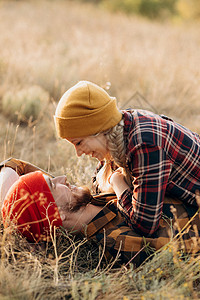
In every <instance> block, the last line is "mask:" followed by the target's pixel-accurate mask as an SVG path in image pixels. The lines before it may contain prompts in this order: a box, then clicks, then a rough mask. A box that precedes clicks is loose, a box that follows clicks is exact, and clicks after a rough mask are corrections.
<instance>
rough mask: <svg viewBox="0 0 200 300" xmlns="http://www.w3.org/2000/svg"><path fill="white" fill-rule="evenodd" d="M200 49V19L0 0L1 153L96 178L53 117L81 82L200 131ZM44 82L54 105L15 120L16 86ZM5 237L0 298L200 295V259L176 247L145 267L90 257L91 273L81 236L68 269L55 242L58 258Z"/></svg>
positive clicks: (79, 177)
mask: <svg viewBox="0 0 200 300" xmlns="http://www.w3.org/2000/svg"><path fill="white" fill-rule="evenodd" d="M199 47H200V31H199V23H192V22H173V21H170V20H169V21H167V22H153V21H149V20H146V19H142V18H140V17H137V16H125V15H123V14H120V13H117V14H112V13H110V12H108V11H104V10H102V9H98V8H96V7H95V6H94V5H92V4H85V3H79V2H78V1H72V0H71V1H70V0H69V1H67V0H66V1H62V0H58V1H45V0H42V1H39V0H36V1H0V160H1V161H2V160H3V159H5V158H7V157H9V156H13V157H16V158H21V159H23V160H27V161H29V162H31V163H34V164H36V165H38V166H39V167H41V168H44V169H46V170H49V171H50V172H52V173H53V174H54V175H58V174H59V175H60V174H67V175H68V178H69V179H70V180H71V181H73V182H76V183H78V184H86V183H88V182H89V180H90V177H91V175H92V174H93V171H94V169H95V165H96V161H95V160H94V159H91V158H87V157H83V158H79V159H77V158H76V155H75V151H74V149H73V148H72V146H71V145H70V144H68V143H67V142H66V141H61V140H59V139H58V138H57V136H56V133H55V129H54V121H53V114H54V111H55V107H56V104H57V102H58V100H59V98H60V96H61V95H62V94H63V92H64V91H65V90H66V89H68V88H69V87H71V86H72V85H74V84H75V83H77V81H79V80H91V81H93V82H95V83H97V84H99V85H100V86H102V87H104V88H106V89H107V90H108V92H109V93H110V95H112V96H115V97H116V98H117V100H118V104H119V106H120V107H123V108H126V107H130V106H133V107H141V108H144V109H145V108H146V109H150V110H152V109H153V110H154V111H156V112H158V113H160V114H166V115H168V116H170V117H172V118H173V119H174V120H176V121H178V122H179V123H181V124H183V125H185V126H187V127H189V128H190V129H192V130H194V131H196V132H198V133H200V51H199ZM35 85H37V86H39V87H41V88H42V89H43V90H44V91H46V92H47V93H48V95H49V100H48V106H47V107H46V109H45V110H44V112H43V113H42V115H40V116H39V118H38V120H36V121H35V122H32V121H31V120H29V122H27V123H26V124H19V122H13V121H11V120H12V118H11V116H9V115H8V116H6V115H5V113H4V111H3V109H2V99H3V97H4V95H5V94H6V93H7V92H8V91H9V92H11V94H12V93H13V98H14V99H15V95H16V91H18V90H21V89H24V88H27V87H32V86H35ZM124 106H126V107H124ZM17 113H19V112H16V114H17ZM2 238H3V233H2V234H1V248H2V251H1V253H4V254H5V257H6V258H7V260H6V262H5V261H4V260H1V265H0V273H1V275H0V299H108V298H110V299H111V298H113V297H115V298H116V299H124V300H126V299H184V298H186V299H191V298H195V297H198V295H199V294H198V293H199V292H198V280H199V275H198V272H199V265H198V261H197V260H193V261H192V260H190V261H188V262H187V264H185V262H182V261H181V260H180V262H179V263H178V264H175V265H173V266H172V265H171V262H172V260H173V255H172V252H173V251H169V250H165V252H164V255H163V254H162V253H161V257H160V256H159V255H160V254H158V257H159V258H160V260H159V259H157V258H155V260H154V265H153V264H147V265H146V266H145V267H143V268H142V269H140V270H139V271H138V272H135V271H134V270H126V271H124V269H122V270H118V271H117V272H115V273H114V272H113V273H112V271H111V270H109V268H108V269H106V270H98V271H96V273H95V272H94V271H93V265H92V260H91V261H90V267H89V270H87V272H89V273H87V272H86V271H85V274H86V275H83V274H82V272H80V270H79V269H78V268H76V267H75V266H76V261H77V257H78V254H79V255H80V253H83V250H82V252H80V251H79V250H77V249H79V246H78V245H77V244H74V242H73V241H72V240H70V242H69V240H68V242H69V245H72V246H69V249H72V248H73V249H74V252H73V253H76V254H77V255H75V256H70V255H72V254H68V255H67V256H66V257H67V258H66V257H65V260H64V261H65V262H66V261H68V260H69V261H71V264H70V263H69V261H68V263H69V265H67V266H66V265H65V264H64V263H63V262H62V264H61V267H62V268H61V269H62V270H63V269H64V271H62V272H61V271H58V269H59V268H58V265H59V266H60V261H62V260H61V259H60V260H59V262H58V260H57V261H56V260H55V249H54V248H53V250H52V252H53V253H54V254H53V257H51V256H49V252H48V251H47V250H45V254H44V253H43V254H41V253H40V252H37V251H36V250H34V251H35V252H34V251H33V250H32V248H29V245H27V244H26V243H25V242H24V241H21V240H20V241H18V239H17V241H16V240H15V239H16V237H12V239H11V240H9V239H8V240H7V239H6V242H5V243H2ZM13 239H14V240H13ZM24 243H25V245H24ZM70 247H71V248H70ZM172 248H173V247H172ZM62 249H63V248H62ZM39 250H40V251H42V250H41V249H39ZM56 251H58V250H56ZM63 251H64V250H63ZM60 252H62V251H61V250H60ZM16 253H17V254H16ZM69 253H71V252H70V251H69ZM88 253H90V252H88ZM41 258H43V259H41ZM163 266H165V270H164V269H163ZM77 269H78V271H77ZM83 269H84V268H83ZM59 270H60V269H59ZM150 270H151V271H150ZM183 270H184V272H183ZM161 271H162V272H161ZM163 272H164V273H163ZM150 273H151V274H152V276H150V275H149V274H150ZM30 274H31V276H30ZM147 275H148V276H147ZM17 278H18V279H17ZM170 297H171V298H170ZM176 297H177V298H176ZM181 297H182V298H181ZM187 297H188V298H187Z"/></svg>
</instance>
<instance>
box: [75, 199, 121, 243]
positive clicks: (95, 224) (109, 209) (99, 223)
mask: <svg viewBox="0 0 200 300" xmlns="http://www.w3.org/2000/svg"><path fill="white" fill-rule="evenodd" d="M117 215H118V212H117V208H116V206H115V205H114V203H113V201H110V202H108V203H107V204H106V205H105V206H104V207H103V208H102V210H101V211H100V212H99V213H98V214H97V215H96V216H95V217H94V218H93V219H92V221H91V222H90V223H89V224H88V225H87V226H86V227H85V228H83V229H82V230H81V233H82V234H83V235H84V236H86V237H87V238H90V237H91V236H93V235H94V234H95V233H96V232H97V231H99V230H100V229H102V228H103V227H105V226H106V225H107V224H108V223H109V222H111V221H112V220H113V219H114V218H116V216H117Z"/></svg>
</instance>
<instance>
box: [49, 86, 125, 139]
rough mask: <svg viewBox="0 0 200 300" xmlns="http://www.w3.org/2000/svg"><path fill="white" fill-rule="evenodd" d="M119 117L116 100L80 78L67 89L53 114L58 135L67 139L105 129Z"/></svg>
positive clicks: (116, 121) (112, 124) (118, 120)
mask: <svg viewBox="0 0 200 300" xmlns="http://www.w3.org/2000/svg"><path fill="white" fill-rule="evenodd" d="M121 119H122V113H121V112H120V111H119V110H118V108H117V105H116V99H115V98H113V97H110V96H109V95H108V93H107V92H106V91H105V90H104V89H102V88H101V87H99V86H98V85H96V84H94V83H92V82H89V81H80V82H78V83H77V84H76V85H75V86H73V87H71V88H70V89H69V90H68V91H66V92H65V93H64V95H63V96H62V98H61V99H60V101H59V103H58V106H57V108H56V112H55V116H54V120H55V126H56V130H57V133H58V135H59V136H60V137H61V138H66V139H68V138H77V137H85V136H89V135H94V134H96V133H99V132H102V131H105V130H108V129H110V128H112V127H114V126H115V125H116V124H117V123H119V122H120V120H121Z"/></svg>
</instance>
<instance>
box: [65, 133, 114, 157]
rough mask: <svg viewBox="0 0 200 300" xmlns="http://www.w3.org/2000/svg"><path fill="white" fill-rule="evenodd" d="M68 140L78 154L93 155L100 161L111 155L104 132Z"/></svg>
mask: <svg viewBox="0 0 200 300" xmlns="http://www.w3.org/2000/svg"><path fill="white" fill-rule="evenodd" d="M68 141H69V142H71V143H72V144H73V145H74V147H75V149H76V153H77V156H81V155H82V154H86V155H91V156H92V157H95V158H97V159H98V160H99V161H101V160H103V159H105V158H107V157H108V156H109V150H108V146H107V139H106V137H105V135H104V134H103V133H100V134H98V135H94V136H87V137H83V138H74V139H68Z"/></svg>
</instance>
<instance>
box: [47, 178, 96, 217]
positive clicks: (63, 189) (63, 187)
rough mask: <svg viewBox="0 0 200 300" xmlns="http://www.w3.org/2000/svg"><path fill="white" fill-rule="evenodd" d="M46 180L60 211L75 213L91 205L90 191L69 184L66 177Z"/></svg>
mask: <svg viewBox="0 0 200 300" xmlns="http://www.w3.org/2000/svg"><path fill="white" fill-rule="evenodd" d="M45 179H46V181H47V183H48V185H49V187H50V190H51V193H52V195H53V198H54V200H55V202H56V204H57V206H58V209H62V210H66V211H71V212H74V211H77V210H78V209H79V208H80V207H81V206H85V205H86V204H87V203H89V201H90V199H91V194H90V191H89V189H87V188H85V187H77V186H75V185H71V184H69V183H68V182H67V177H66V176H58V177H55V178H50V177H45Z"/></svg>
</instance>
